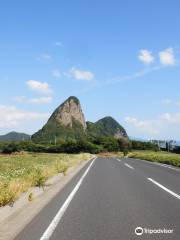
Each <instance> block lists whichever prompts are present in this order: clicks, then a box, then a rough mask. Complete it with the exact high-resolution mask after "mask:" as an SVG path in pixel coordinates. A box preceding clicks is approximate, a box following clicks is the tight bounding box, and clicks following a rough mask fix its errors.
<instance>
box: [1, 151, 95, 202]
mask: <svg viewBox="0 0 180 240" xmlns="http://www.w3.org/2000/svg"><path fill="white" fill-rule="evenodd" d="M90 157H91V155H90V154H88V153H81V154H46V153H26V152H22V153H16V154H12V155H0V207H2V206H5V205H7V204H9V205H13V203H14V202H15V201H16V200H17V199H18V198H19V196H20V194H21V193H23V192H26V191H27V190H28V189H29V188H30V187H33V186H37V187H44V186H45V183H46V180H47V179H48V178H49V177H51V176H53V175H56V174H58V173H63V174H64V175H65V174H66V172H67V170H68V168H69V167H72V166H75V165H77V164H79V163H80V162H81V161H84V160H88V159H89V158H90ZM31 199H32V196H30V200H31Z"/></svg>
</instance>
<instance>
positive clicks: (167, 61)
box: [159, 48, 176, 66]
mask: <svg viewBox="0 0 180 240" xmlns="http://www.w3.org/2000/svg"><path fill="white" fill-rule="evenodd" d="M159 59H160V62H161V64H163V65H165V66H172V65H174V64H175V62H176V60H175V56H174V50H173V48H167V49H165V50H163V51H161V52H160V53H159Z"/></svg>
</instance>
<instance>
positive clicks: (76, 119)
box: [31, 96, 127, 142]
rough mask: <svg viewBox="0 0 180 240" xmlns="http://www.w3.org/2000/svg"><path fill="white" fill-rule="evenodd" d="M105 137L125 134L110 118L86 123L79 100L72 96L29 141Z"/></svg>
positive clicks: (124, 135)
mask: <svg viewBox="0 0 180 240" xmlns="http://www.w3.org/2000/svg"><path fill="white" fill-rule="evenodd" d="M107 136H112V137H115V138H120V137H127V133H126V131H125V129H124V128H123V127H122V126H121V125H120V124H119V123H118V122H117V121H116V120H114V119H113V118H112V117H105V118H103V119H101V120H99V121H97V122H95V123H92V122H86V121H85V117H84V114H83V111H82V108H81V104H80V101H79V99H78V98H76V97H74V96H72V97H69V98H68V99H67V100H66V101H65V102H63V103H62V104H61V105H60V106H59V107H58V108H57V109H56V110H55V111H54V112H53V113H52V115H51V117H50V118H49V120H48V121H47V123H46V124H45V125H44V126H43V128H42V129H40V130H39V131H38V132H37V133H35V134H34V135H33V136H32V138H31V139H32V140H33V141H34V142H54V141H56V140H60V139H61V140H67V139H86V138H87V137H93V138H96V137H107Z"/></svg>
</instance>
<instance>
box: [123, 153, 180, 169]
mask: <svg viewBox="0 0 180 240" xmlns="http://www.w3.org/2000/svg"><path fill="white" fill-rule="evenodd" d="M128 157H131V158H137V159H143V160H147V161H151V162H159V163H164V164H169V165H172V166H177V167H180V155H179V154H175V153H169V152H165V151H152V150H151V151H150V150H141V151H132V152H130V153H129V154H128Z"/></svg>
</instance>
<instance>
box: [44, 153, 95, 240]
mask: <svg viewBox="0 0 180 240" xmlns="http://www.w3.org/2000/svg"><path fill="white" fill-rule="evenodd" d="M95 160H96V158H95V159H94V160H93V161H92V162H91V164H90V165H89V167H88V168H87V169H86V171H85V173H84V174H83V176H82V177H81V178H80V180H79V182H78V183H77V185H76V186H75V188H74V189H73V190H72V192H71V193H70V194H69V196H68V198H67V199H66V201H65V202H64V204H63V205H62V207H61V208H60V209H59V211H58V213H57V214H56V216H55V217H54V219H53V220H52V222H51V223H50V225H49V226H48V228H47V229H46V231H45V232H44V234H43V235H42V237H41V238H40V240H48V239H50V237H51V236H52V234H53V232H54V230H55V229H56V227H57V225H58V223H59V222H60V220H61V218H62V217H63V215H64V213H65V211H66V210H67V208H68V206H69V204H70V202H71V201H72V199H73V197H74V196H75V194H76V192H77V191H78V189H79V187H80V186H81V184H82V182H83V180H84V178H85V177H86V175H87V173H88V172H89V170H90V168H91V167H92V165H93V163H94V161H95Z"/></svg>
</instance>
